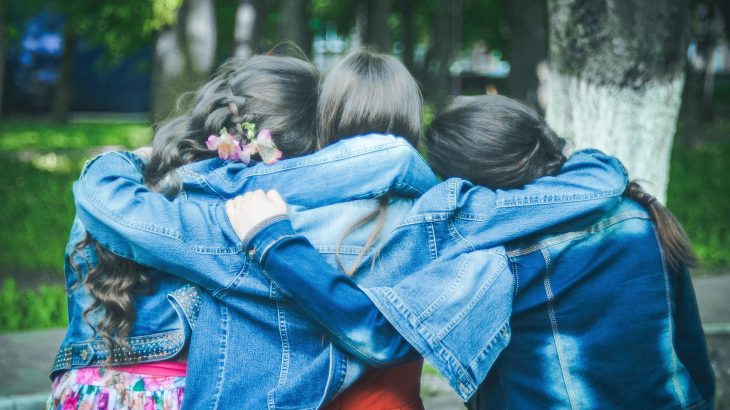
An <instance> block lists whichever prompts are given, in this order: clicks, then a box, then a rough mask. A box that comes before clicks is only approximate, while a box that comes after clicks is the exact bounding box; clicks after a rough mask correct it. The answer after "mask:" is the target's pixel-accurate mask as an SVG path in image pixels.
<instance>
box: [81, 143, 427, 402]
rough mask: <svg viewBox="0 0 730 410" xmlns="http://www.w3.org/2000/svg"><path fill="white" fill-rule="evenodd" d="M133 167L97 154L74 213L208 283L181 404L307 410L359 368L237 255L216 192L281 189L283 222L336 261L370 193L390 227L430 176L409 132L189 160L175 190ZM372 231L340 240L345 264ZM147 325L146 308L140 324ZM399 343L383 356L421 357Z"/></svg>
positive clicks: (111, 240) (115, 242)
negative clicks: (157, 187) (295, 151)
mask: <svg viewBox="0 0 730 410" xmlns="http://www.w3.org/2000/svg"><path fill="white" fill-rule="evenodd" d="M141 166H142V164H141V163H140V160H139V158H137V157H136V156H134V155H133V154H130V153H123V152H120V153H110V154H105V155H103V156H100V157H98V158H96V159H95V160H93V161H91V162H90V163H89V164H87V166H86V167H85V169H84V171H83V172H82V176H81V178H80V180H79V181H77V182H76V184H75V185H74V195H75V201H76V205H77V210H78V215H79V218H80V220H81V221H83V223H84V224H85V225H86V227H87V229H88V230H89V231H90V232H91V233H92V235H93V236H94V237H95V238H96V239H97V240H98V241H99V242H100V243H101V244H102V245H103V246H105V247H107V248H108V249H110V250H112V251H113V252H115V253H117V254H119V255H122V256H124V257H127V258H130V259H133V260H135V261H137V262H140V263H142V264H144V265H146V266H152V267H154V268H156V269H160V270H162V271H165V272H169V273H171V274H174V275H177V276H179V277H181V278H184V279H186V280H189V281H190V282H192V283H195V284H196V285H199V286H200V287H201V288H202V289H204V290H205V291H206V292H204V293H203V294H202V295H201V303H200V313H199V316H198V320H197V322H196V326H195V332H193V335H192V338H191V342H190V347H191V348H190V353H189V356H188V360H189V362H188V384H187V387H186V397H185V404H184V406H186V407H187V408H211V409H213V408H226V409H227V408H251V409H261V408H271V409H273V408H280V409H287V408H291V409H309V408H311V409H314V408H318V407H319V406H321V405H322V404H323V403H326V402H328V401H330V400H331V399H332V398H333V397H334V396H335V395H336V394H337V393H339V392H340V391H341V390H343V389H344V388H346V387H347V386H349V385H350V384H351V383H352V382H353V381H354V380H356V379H357V377H359V376H360V375H361V374H362V373H363V372H364V371H365V370H366V369H367V367H368V366H367V365H366V364H365V363H364V362H362V361H360V360H358V359H357V358H355V357H353V356H350V355H348V354H346V353H345V351H343V350H342V349H339V348H337V347H336V346H335V345H334V344H332V343H331V342H330V341H329V339H328V338H327V337H326V336H325V334H326V330H324V329H322V328H321V327H320V326H318V325H317V324H316V323H314V322H312V321H311V320H309V318H308V317H307V315H306V313H305V312H303V311H301V310H300V309H293V308H292V306H293V303H292V302H291V301H290V300H287V299H286V298H285V297H284V296H283V294H282V293H281V291H280V290H279V288H277V287H276V286H275V285H274V284H272V283H271V282H270V281H269V280H268V278H267V277H266V276H265V275H264V274H263V272H262V271H261V268H260V266H258V264H256V263H252V262H251V260H250V259H248V258H246V257H245V256H244V254H243V252H242V247H241V241H240V240H239V239H238V238H237V237H236V235H235V233H234V232H233V229H232V228H231V226H230V224H229V223H228V219H227V217H226V215H225V207H224V201H225V200H227V199H229V198H232V197H234V196H235V195H239V194H243V193H244V192H247V191H250V190H255V189H264V190H269V189H277V190H279V191H280V192H281V193H282V196H283V197H284V198H285V199H286V200H287V201H288V202H289V203H290V204H291V205H290V207H289V210H290V215H289V216H290V218H291V220H292V223H293V224H294V225H295V226H296V227H297V229H299V230H301V231H302V232H303V233H304V234H305V235H307V238H308V239H309V240H310V241H311V242H312V243H313V244H315V247H316V249H317V250H318V251H320V252H321V253H322V254H323V255H325V257H326V258H327V260H328V262H329V263H330V264H331V265H330V266H332V267H335V266H337V263H336V258H335V254H334V252H335V248H336V244H337V241H338V240H339V238H340V234H341V233H342V232H343V230H344V229H346V228H347V227H348V226H350V225H352V223H353V222H355V221H356V220H358V219H360V218H361V217H362V216H364V215H366V214H368V213H369V212H371V211H372V210H373V208H374V207H375V206H376V203H377V201H375V200H373V199H370V198H374V197H377V196H380V195H382V194H384V193H388V194H390V195H392V196H393V199H392V200H391V203H390V207H389V211H388V215H387V218H386V222H385V227H384V229H386V230H388V231H389V230H391V229H393V228H394V227H395V226H396V225H397V224H398V223H400V222H401V221H402V219H403V216H404V215H405V213H406V212H408V210H409V209H410V208H411V206H412V203H413V198H414V197H416V196H418V195H420V194H421V193H423V192H426V191H427V190H428V189H430V188H431V187H433V186H434V185H435V184H436V183H438V180H437V179H436V177H435V176H434V175H433V173H432V172H431V170H430V168H429V167H428V165H427V164H426V163H425V162H424V161H423V159H422V158H421V157H420V155H418V153H417V152H416V151H415V149H413V148H412V147H411V146H410V145H409V144H408V143H407V141H405V140H404V139H402V138H397V137H394V136H391V135H369V136H362V137H354V138H350V139H347V140H345V141H342V142H340V143H338V144H335V145H333V146H330V147H328V148H325V149H323V150H321V151H319V152H317V153H315V154H312V155H309V156H306V157H300V158H293V159H289V160H283V161H280V162H277V164H275V165H273V166H267V165H264V164H257V165H254V166H246V165H243V164H240V163H234V162H227V161H221V160H219V159H217V158H216V159H211V160H206V161H200V162H196V163H193V164H190V165H188V166H185V167H183V168H181V169H180V171H179V174H180V175H181V177H182V179H183V182H184V192H183V193H182V194H180V195H178V196H177V197H176V198H174V199H172V200H169V199H167V198H165V197H163V196H162V195H159V194H157V193H154V192H151V191H150V190H149V189H147V188H146V187H145V186H144V185H143V184H142V176H141V173H140V168H141ZM353 169H357V170H359V175H358V177H357V178H354V177H353ZM312 192H317V193H318V194H317V195H313V194H312ZM369 234H370V229H369V227H365V228H364V229H360V230H357V231H356V232H354V233H353V234H351V235H349V236H348V237H347V238H346V239H345V240H344V241H343V242H342V246H341V248H340V259H341V261H342V263H343V265H344V266H346V267H347V266H349V265H350V264H351V263H352V262H354V260H355V257H356V256H357V254H358V253H359V252H360V250H361V249H362V245H363V244H364V243H365V241H366V240H367V237H368V236H369ZM158 296H159V297H161V296H160V295H158ZM155 324H156V323H155V322H154V319H153V318H152V320H151V322H150V324H149V325H150V326H151V327H154V325H155ZM252 340H254V341H255V342H253V343H252V342H250V341H252ZM397 348H398V350H397V351H393V352H390V353H389V357H390V358H391V362H389V363H393V364H398V363H405V362H408V361H411V360H415V359H417V358H418V354H417V352H416V351H415V350H414V349H413V348H412V347H411V346H410V345H409V344H407V343H402V344H400V345H399V346H398V347H397ZM394 357H395V358H394Z"/></svg>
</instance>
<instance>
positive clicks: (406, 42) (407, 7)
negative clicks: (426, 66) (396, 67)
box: [398, 0, 416, 75]
mask: <svg viewBox="0 0 730 410" xmlns="http://www.w3.org/2000/svg"><path fill="white" fill-rule="evenodd" d="M414 5H415V0H400V1H398V6H399V7H400V13H401V16H402V17H403V65H405V66H406V68H408V71H410V72H411V73H414V71H413V68H414V67H413V64H414V62H413V60H414V54H415V47H416V35H415V30H414V29H413V6H414ZM414 75H415V74H414Z"/></svg>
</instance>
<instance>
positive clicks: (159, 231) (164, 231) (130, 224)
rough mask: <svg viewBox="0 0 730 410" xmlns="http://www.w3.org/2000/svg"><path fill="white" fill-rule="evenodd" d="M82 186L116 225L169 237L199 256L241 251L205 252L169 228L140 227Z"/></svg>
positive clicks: (94, 202)
mask: <svg viewBox="0 0 730 410" xmlns="http://www.w3.org/2000/svg"><path fill="white" fill-rule="evenodd" d="M81 186H82V189H83V191H84V196H85V197H86V198H87V199H88V200H89V201H90V202H91V203H92V204H93V205H94V207H95V208H96V209H98V210H99V211H100V212H101V213H103V214H104V215H105V216H107V217H108V218H110V219H111V220H113V221H115V222H116V223H118V224H120V225H122V226H125V227H127V228H132V229H137V230H139V231H144V232H149V233H152V234H155V235H160V236H165V237H168V238H170V239H173V240H176V241H178V242H180V243H182V244H183V245H185V247H186V248H188V249H190V250H191V251H192V252H194V253H198V254H209V255H234V254H236V253H239V252H240V251H241V250H240V249H237V247H230V248H228V247H226V248H217V249H218V251H216V250H214V249H209V250H205V251H203V250H201V249H200V248H197V247H193V246H190V245H189V244H188V243H187V242H185V241H184V240H183V239H182V234H180V233H179V232H177V231H175V230H172V229H169V228H163V227H158V226H156V225H150V227H151V228H152V229H150V228H148V227H147V226H146V225H147V224H144V225H143V226H140V224H138V223H134V222H130V221H128V220H126V219H125V218H122V217H121V216H118V215H116V214H115V213H113V212H111V211H110V210H108V209H107V208H106V207H104V206H102V205H101V204H100V202H101V200H100V199H99V198H97V197H96V196H94V195H93V194H91V193H90V192H89V188H88V186H87V185H86V182H85V181H83V180H82V184H81ZM220 250H224V251H225V252H220ZM232 250H235V252H231V251H232ZM121 256H124V255H121Z"/></svg>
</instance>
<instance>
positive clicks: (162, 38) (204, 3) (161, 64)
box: [151, 0, 216, 123]
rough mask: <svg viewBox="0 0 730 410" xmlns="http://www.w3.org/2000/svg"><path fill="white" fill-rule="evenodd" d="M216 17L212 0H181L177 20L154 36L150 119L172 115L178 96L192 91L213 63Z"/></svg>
mask: <svg viewBox="0 0 730 410" xmlns="http://www.w3.org/2000/svg"><path fill="white" fill-rule="evenodd" d="M215 46H216V20H215V9H214V5H213V0H185V1H184V2H183V5H182V6H181V7H180V9H179V10H178V12H177V23H176V24H175V25H174V26H172V27H166V28H164V29H162V30H160V32H159V33H158V35H157V41H156V43H155V58H154V70H153V73H152V110H151V111H152V120H153V122H155V123H157V122H160V121H163V120H165V119H167V118H169V117H170V116H171V115H173V114H176V111H178V110H177V108H178V107H177V102H178V99H179V98H180V97H181V96H182V95H183V94H184V93H186V92H189V91H194V90H196V89H197V88H198V87H199V86H200V85H201V84H202V83H203V82H205V80H206V79H207V78H208V76H209V75H210V73H211V71H212V70H213V67H214V64H215Z"/></svg>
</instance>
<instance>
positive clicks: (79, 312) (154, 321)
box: [51, 217, 201, 378]
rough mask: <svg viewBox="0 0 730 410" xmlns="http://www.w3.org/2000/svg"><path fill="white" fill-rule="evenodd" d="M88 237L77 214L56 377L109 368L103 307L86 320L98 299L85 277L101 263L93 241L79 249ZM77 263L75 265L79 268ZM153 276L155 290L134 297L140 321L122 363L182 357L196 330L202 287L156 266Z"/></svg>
mask: <svg viewBox="0 0 730 410" xmlns="http://www.w3.org/2000/svg"><path fill="white" fill-rule="evenodd" d="M85 235H86V229H85V228H84V225H83V224H82V223H81V220H79V218H78V217H76V218H74V222H73V226H72V228H71V235H70V237H69V241H68V244H67V245H66V257H65V264H64V270H65V274H66V287H67V288H68V289H70V291H69V293H68V322H69V325H68V330H67V331H66V336H65V338H64V340H63V343H62V344H61V347H60V348H59V351H58V354H57V356H56V361H55V363H54V364H53V367H52V369H51V378H54V377H55V376H56V375H57V374H58V372H59V371H62V370H68V369H71V368H76V367H85V366H103V365H105V362H106V360H107V358H108V356H109V349H107V347H106V345H105V344H104V341H103V340H102V338H101V336H98V335H97V334H96V333H95V329H96V326H97V325H98V323H99V321H100V320H101V315H102V313H103V311H102V310H95V311H91V312H89V313H88V314H87V316H86V318H87V319H88V321H89V323H88V324H87V323H86V322H84V318H83V312H84V310H85V309H86V308H88V307H89V306H91V304H92V303H93V299H92V297H91V295H90V294H89V292H88V290H87V289H86V287H85V286H84V285H83V284H79V278H81V279H83V278H84V277H86V275H87V274H88V270H89V267H90V266H94V265H96V261H97V254H96V251H94V248H93V246H91V245H88V246H86V247H85V248H83V249H81V250H80V251H79V252H74V249H75V246H76V244H77V243H79V242H80V241H81V240H82V239H84V237H85ZM74 265H75V266H74ZM147 275H148V276H149V277H150V278H151V279H152V286H153V289H151V292H150V294H144V295H140V296H138V297H137V298H136V299H135V300H134V307H135V310H136V312H137V320H136V322H135V323H134V325H133V326H132V329H131V331H130V334H129V344H130V347H131V348H132V352H131V354H127V355H124V356H122V355H120V354H117V357H116V363H118V364H125V363H129V362H131V361H134V362H137V363H148V362H156V361H160V360H167V359H171V358H173V357H175V356H177V355H178V354H179V353H180V352H182V351H183V349H184V348H185V347H186V346H187V345H188V342H189V340H190V334H191V330H192V328H193V327H194V326H195V321H196V319H197V317H198V311H199V308H200V296H201V295H200V290H199V289H198V288H197V287H195V286H193V285H191V284H190V283H188V282H187V281H185V280H182V279H180V278H178V277H175V276H171V275H168V274H165V273H164V272H160V271H158V270H156V269H151V268H150V269H148V270H147Z"/></svg>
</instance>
